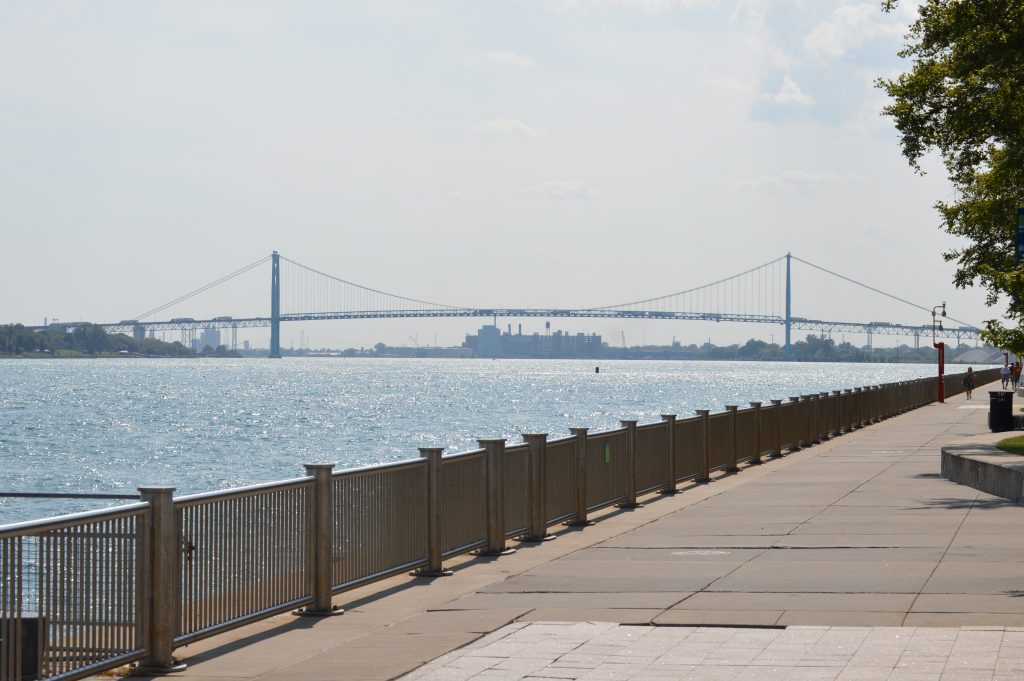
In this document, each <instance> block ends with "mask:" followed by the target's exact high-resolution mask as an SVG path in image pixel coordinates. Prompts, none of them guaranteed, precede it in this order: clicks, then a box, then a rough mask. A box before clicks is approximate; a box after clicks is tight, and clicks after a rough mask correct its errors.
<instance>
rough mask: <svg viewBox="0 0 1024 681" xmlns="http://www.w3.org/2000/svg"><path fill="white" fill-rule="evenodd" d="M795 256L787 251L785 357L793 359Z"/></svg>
mask: <svg viewBox="0 0 1024 681" xmlns="http://www.w3.org/2000/svg"><path fill="white" fill-rule="evenodd" d="M792 259H793V256H792V254H790V253H786V349H785V353H784V355H783V356H784V357H785V358H786V359H791V357H792V350H791V348H790V345H789V343H790V333H791V332H792V330H793V299H792V288H791V284H792V282H791V280H790V269H789V268H790V264H791V262H792Z"/></svg>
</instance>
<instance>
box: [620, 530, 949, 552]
mask: <svg viewBox="0 0 1024 681" xmlns="http://www.w3.org/2000/svg"><path fill="white" fill-rule="evenodd" d="M677 531H682V530H681V529H677ZM785 536H787V535H785V534H779V535H770V534H763V535H756V536H748V535H740V534H732V535H726V536H722V537H715V536H708V535H699V536H693V535H681V536H669V535H667V534H660V533H659V534H658V535H653V534H648V535H637V534H635V533H633V532H630V533H629V534H624V535H621V536H619V537H615V538H614V539H610V540H608V541H607V542H604V543H603V544H601V545H600V546H601V547H606V548H624V549H626V548H652V549H655V548H664V549H693V548H696V549H717V548H729V549H767V548H769V547H771V546H773V545H775V544H776V542H778V540H779V539H781V538H783V537H785ZM947 543H948V542H947Z"/></svg>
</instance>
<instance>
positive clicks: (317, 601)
mask: <svg viewBox="0 0 1024 681" xmlns="http://www.w3.org/2000/svg"><path fill="white" fill-rule="evenodd" d="M305 467H306V475H309V476H312V477H313V495H312V499H311V500H310V501H309V506H308V512H307V515H306V517H307V518H308V520H309V524H308V530H307V534H306V536H307V540H306V553H307V555H308V561H307V564H308V565H309V566H310V567H309V589H310V593H311V595H312V596H313V604H312V605H310V606H309V607H308V608H303V609H302V610H299V611H298V612H297V614H299V615H304V616H308V617H327V616H330V615H340V614H342V612H344V611H343V610H342V609H341V608H335V607H334V606H332V605H331V587H332V586H333V582H334V575H333V574H332V570H331V560H332V558H333V556H334V532H333V531H332V530H333V529H334V490H333V486H332V485H331V473H332V472H333V470H334V464H333V463H311V464H306V466H305Z"/></svg>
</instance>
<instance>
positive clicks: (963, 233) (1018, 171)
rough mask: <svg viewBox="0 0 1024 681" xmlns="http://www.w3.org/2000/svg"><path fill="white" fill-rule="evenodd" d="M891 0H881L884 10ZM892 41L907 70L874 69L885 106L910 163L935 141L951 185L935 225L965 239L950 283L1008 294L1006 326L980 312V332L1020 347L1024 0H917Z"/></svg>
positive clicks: (991, 299) (992, 300)
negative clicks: (888, 73) (898, 43)
mask: <svg viewBox="0 0 1024 681" xmlns="http://www.w3.org/2000/svg"><path fill="white" fill-rule="evenodd" d="M898 3H899V0H884V1H883V2H882V8H883V9H884V10H885V11H887V12H889V11H892V10H893V9H894V8H895V7H896V5H897V4H898ZM906 37H907V44H906V46H905V47H904V48H903V50H901V51H900V53H899V55H900V56H901V57H903V58H910V59H913V66H912V68H911V70H910V71H909V72H908V73H904V74H901V75H900V76H898V77H897V78H895V79H891V80H889V79H884V78H883V79H879V80H878V85H879V87H881V88H882V89H884V90H885V91H886V92H887V93H888V95H889V96H890V97H891V98H892V103H890V104H889V105H888V106H887V107H885V109H884V113H885V114H886V115H888V116H891V117H892V118H893V120H894V122H895V125H896V128H897V129H898V130H899V132H900V134H901V136H902V137H901V144H902V148H903V155H904V156H905V157H906V158H907V160H908V161H909V162H910V165H911V166H912V167H913V168H914V169H915V170H917V171H918V172H923V171H922V170H921V165H920V161H921V159H922V158H923V157H924V156H925V154H927V153H928V152H930V151H937V152H938V153H939V154H940V156H941V158H942V161H943V164H944V165H945V167H946V171H947V174H948V176H949V179H950V181H951V182H952V184H953V187H954V188H955V190H956V198H955V200H953V201H949V202H946V201H939V202H937V203H936V204H935V207H936V209H937V210H938V212H939V215H940V218H941V223H942V227H943V228H944V229H945V230H946V231H947V232H949V233H950V234H953V235H956V236H960V237H964V238H965V239H967V242H968V243H967V245H965V246H964V247H962V248H958V249H953V250H951V251H948V252H946V253H944V254H943V257H944V258H945V259H946V260H947V261H956V263H957V269H956V273H955V274H954V278H953V282H954V283H955V284H956V286H957V287H958V288H966V287H968V286H974V285H975V284H976V283H980V285H981V286H982V287H983V288H984V289H985V291H986V302H987V303H988V305H989V306H993V305H996V304H998V303H999V301H1000V298H1003V299H1004V300H1005V301H1006V310H1005V312H1004V313H1003V314H1004V316H1005V317H1006V318H1007V319H1010V320H1013V321H1014V322H1015V325H1014V327H1012V328H1007V327H1004V326H1003V325H1002V324H1001V323H999V322H998V321H996V320H990V321H988V322H986V330H985V331H984V332H983V333H982V338H983V339H984V340H986V341H987V342H990V343H992V344H993V345H996V346H997V347H1002V348H1006V349H1009V350H1013V351H1014V352H1017V353H1024V331H1022V330H1021V329H1020V324H1021V322H1022V321H1024V271H1022V270H1021V268H1018V267H1016V264H1015V262H1014V243H1015V223H1016V210H1017V208H1018V207H1024V0H969V1H968V0H925V1H924V2H923V4H922V5H921V6H920V7H919V8H918V18H917V20H916V21H915V22H914V23H913V24H912V25H911V27H910V32H909V33H908V34H907V36H906Z"/></svg>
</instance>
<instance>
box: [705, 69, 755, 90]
mask: <svg viewBox="0 0 1024 681" xmlns="http://www.w3.org/2000/svg"><path fill="white" fill-rule="evenodd" d="M704 82H705V83H706V84H707V86H708V87H709V88H711V89H712V90H714V91H716V92H731V93H738V94H741V95H753V94H754V93H756V92H757V83H755V82H753V81H751V80H744V79H743V78H737V77H736V76H731V75H729V74H727V73H716V74H713V75H709V76H707V77H706V78H705V79H704Z"/></svg>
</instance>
